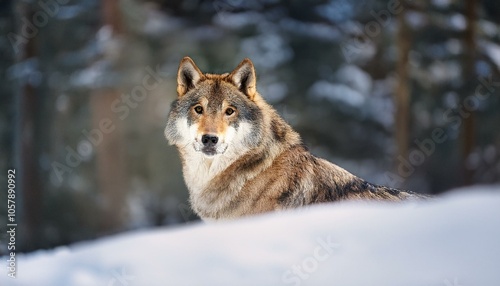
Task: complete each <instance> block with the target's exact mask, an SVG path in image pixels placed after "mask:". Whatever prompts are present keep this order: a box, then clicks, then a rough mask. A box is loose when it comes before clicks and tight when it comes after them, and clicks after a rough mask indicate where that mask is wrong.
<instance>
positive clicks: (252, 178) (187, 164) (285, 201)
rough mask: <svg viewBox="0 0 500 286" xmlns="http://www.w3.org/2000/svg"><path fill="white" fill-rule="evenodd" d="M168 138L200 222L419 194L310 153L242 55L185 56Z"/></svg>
mask: <svg viewBox="0 0 500 286" xmlns="http://www.w3.org/2000/svg"><path fill="white" fill-rule="evenodd" d="M177 95H178V96H177V99H176V100H175V101H174V102H173V103H172V105H171V110H170V112H169V114H168V118H167V124H166V128H165V137H166V139H167V140H168V142H169V143H170V144H171V145H175V146H176V147H177V149H178V151H179V154H180V158H181V162H182V168H183V175H184V180H185V183H186V185H187V187H188V190H189V198H190V203H191V207H192V208H193V210H194V211H195V212H196V213H197V214H198V215H199V216H200V217H201V218H202V219H204V220H210V221H213V220H223V219H233V218H238V217H243V216H249V215H254V214H260V213H265V212H271V211H280V210H286V209H292V208H298V207H303V206H307V205H311V204H317V203H326V202H336V201H341V200H388V201H402V200H408V199H419V198H422V197H423V196H422V195H418V194H416V193H412V192H409V191H402V190H398V189H394V188H389V187H384V186H379V185H375V184H371V183H369V182H367V181H365V180H363V179H361V178H359V177H356V176H355V175H353V174H351V173H349V172H348V171H346V170H344V169H342V168H341V167H339V166H337V165H335V164H333V163H330V162H328V161H326V160H324V159H321V158H318V157H315V156H314V155H312V154H311V153H310V152H309V151H308V148H307V147H306V146H305V145H304V144H303V143H302V140H301V138H300V136H299V134H298V133H297V132H295V131H294V130H293V129H292V127H291V126H290V125H288V124H287V123H286V122H285V120H283V119H282V118H281V117H280V116H279V115H278V113H277V112H276V110H275V109H274V108H273V107H271V106H270V105H269V104H268V103H266V101H265V100H264V98H263V97H262V96H261V95H260V94H259V93H258V92H257V89H256V73H255V68H254V66H253V63H252V62H251V61H250V59H248V58H246V59H244V60H243V61H242V62H241V63H240V64H239V65H238V66H237V67H236V68H235V69H234V70H233V71H232V72H231V73H224V74H210V73H203V72H201V70H200V69H199V68H198V67H197V66H196V64H195V63H194V62H193V60H192V59H191V58H189V57H185V58H183V59H182V61H181V62H180V65H179V69H178V73H177Z"/></svg>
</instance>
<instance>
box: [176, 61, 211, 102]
mask: <svg viewBox="0 0 500 286" xmlns="http://www.w3.org/2000/svg"><path fill="white" fill-rule="evenodd" d="M204 77H205V76H204V75H203V73H202V72H201V71H200V69H199V68H198V67H197V66H196V65H195V63H194V62H193V60H192V59H191V58H190V57H184V58H183V59H182V61H181V63H180V65H179V71H178V72H177V94H178V95H179V97H180V96H183V95H184V94H186V92H188V91H189V90H191V89H193V88H195V87H196V84H198V82H199V81H200V80H201V79H202V78H204Z"/></svg>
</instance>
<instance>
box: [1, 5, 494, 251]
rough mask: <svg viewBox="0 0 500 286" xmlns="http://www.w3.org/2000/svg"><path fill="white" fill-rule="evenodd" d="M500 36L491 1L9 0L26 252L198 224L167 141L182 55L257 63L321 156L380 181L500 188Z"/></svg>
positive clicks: (8, 154)
mask: <svg viewBox="0 0 500 286" xmlns="http://www.w3.org/2000/svg"><path fill="white" fill-rule="evenodd" d="M499 28H500V2H499V1H498V0H483V1H479V0H424V1H407V2H401V1H397V0H391V1H382V0H361V1H349V0H316V1H283V2H281V1H277V0H258V1H243V0H216V1H204V0H186V1H181V0H169V1H160V0H157V1H139V0H123V1H115V0H103V1H97V0H81V1H76V0H38V1H30V0H21V1H13V0H10V1H9V0H3V1H1V2H0V30H1V35H2V36H1V38H0V66H1V68H0V72H1V76H0V81H1V84H0V92H1V98H2V101H1V103H2V104H1V106H0V109H1V112H0V136H1V141H0V144H1V145H0V146H1V153H0V164H1V170H2V174H3V175H2V176H0V183H1V185H2V186H6V185H7V182H6V181H7V169H9V168H15V169H16V174H17V177H16V183H17V189H16V190H17V198H16V200H17V207H16V210H17V216H18V220H19V232H18V234H17V235H18V240H17V241H18V248H20V249H21V250H22V251H32V250H35V249H39V248H50V247H55V246H57V245H63V244H68V243H72V242H75V241H81V240H87V239H93V238H96V237H99V236H102V235H109V234H112V233H116V232H121V231H129V230H133V229H138V228H144V227H153V226H159V225H173V224H180V223H185V222H188V221H191V220H195V219H196V216H195V215H194V214H193V213H192V212H191V211H190V208H189V204H188V202H187V197H188V193H187V190H186V187H185V185H184V182H183V179H182V173H181V165H180V161H179V158H178V155H177V151H176V150H175V148H173V147H171V146H168V145H167V142H166V140H165V139H164V137H163V129H164V125H165V122H166V116H167V113H168V111H169V106H170V103H171V102H172V101H173V100H174V98H175V97H176V93H175V90H176V71H177V67H178V64H179V61H180V60H181V58H182V57H184V56H186V55H189V56H190V57H192V58H193V59H194V60H195V62H196V63H197V64H198V66H199V67H200V68H201V69H202V70H203V71H204V72H215V73H218V72H228V71H231V70H232V69H234V67H236V65H237V64H238V63H239V62H240V61H241V60H242V59H243V58H244V57H249V58H251V59H252V61H253V62H254V64H255V66H256V71H257V76H258V90H259V91H260V93H261V94H262V95H263V96H264V97H265V98H266V99H267V100H268V101H269V102H270V103H271V104H273V105H274V106H275V107H276V109H277V110H278V111H279V112H280V113H281V114H282V115H283V117H284V118H285V119H286V120H287V121H288V122H289V123H290V124H291V125H292V126H294V128H296V129H297V130H298V131H299V132H300V133H301V134H302V136H303V139H304V141H305V143H306V144H307V145H308V146H310V148H311V150H312V152H313V153H314V154H316V155H318V156H321V157H324V158H326V159H328V160H331V161H333V162H335V163H337V164H338V165H340V166H342V167H344V168H346V169H347V170H349V171H351V172H353V173H354V174H357V175H359V176H361V177H363V178H365V179H367V180H369V181H371V182H374V183H378V184H384V185H390V186H394V187H401V188H406V189H410V190H412V191H416V192H421V193H431V194H439V193H442V192H444V191H446V190H448V189H450V188H453V187H457V186H462V185H470V184H495V183H496V184H498V182H499V181H500V112H499V110H500V97H499V95H500V75H499V71H500V70H499V68H500V29H499ZM3 189H4V190H6V188H5V187H3ZM0 199H1V202H2V204H1V205H0V211H1V212H0V216H1V218H2V220H1V221H2V222H4V221H6V213H7V210H6V203H5V202H6V200H7V199H6V191H2V192H1V193H0ZM1 227H2V228H4V227H5V224H4V223H2V226H1ZM1 233H2V234H1V236H2V243H3V245H0V246H1V247H0V249H1V250H0V254H4V253H5V250H6V245H5V242H6V240H5V238H6V236H5V233H6V232H5V231H4V230H3V229H2V232H1Z"/></svg>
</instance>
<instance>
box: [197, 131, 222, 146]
mask: <svg viewBox="0 0 500 286" xmlns="http://www.w3.org/2000/svg"><path fill="white" fill-rule="evenodd" d="M217 142H219V138H218V137H217V136H214V135H209V134H205V135H203V136H201V143H203V145H204V146H205V147H213V146H215V144H217Z"/></svg>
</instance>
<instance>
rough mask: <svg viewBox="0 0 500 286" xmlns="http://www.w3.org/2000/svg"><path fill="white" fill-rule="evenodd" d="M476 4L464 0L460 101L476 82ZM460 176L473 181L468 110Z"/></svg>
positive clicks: (472, 135) (467, 182) (472, 134)
mask: <svg viewBox="0 0 500 286" xmlns="http://www.w3.org/2000/svg"><path fill="white" fill-rule="evenodd" d="M476 9H477V5H476V1H475V0H466V1H465V12H464V13H465V16H466V18H467V28H466V29H465V34H464V42H465V43H464V44H465V47H466V51H465V57H464V61H465V63H464V77H465V80H464V82H466V86H465V88H464V90H465V92H464V94H463V96H462V103H464V99H465V98H466V97H467V96H469V95H471V94H474V86H475V84H477V80H475V79H477V75H476V73H475V71H474V63H475V54H476V40H475V36H476V32H475V26H476V17H477V12H476ZM461 133H462V136H461V139H462V144H463V145H462V166H461V170H462V178H463V184H464V185H470V184H472V182H473V176H474V170H472V169H471V168H470V167H468V166H467V160H468V158H469V156H470V154H471V153H472V151H473V150H474V146H475V144H476V143H475V137H476V115H475V113H474V111H470V113H468V116H465V117H464V121H463V125H462V132H461Z"/></svg>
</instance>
